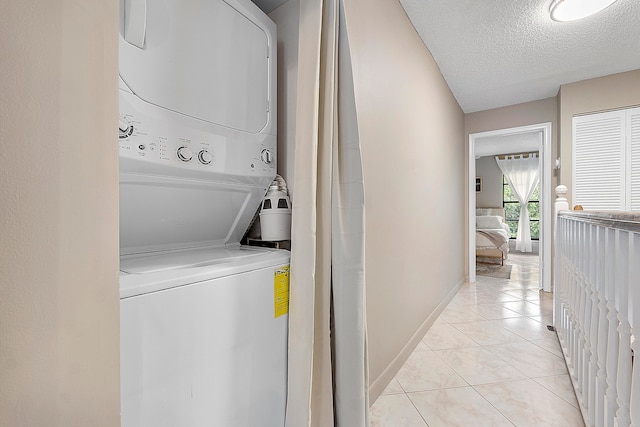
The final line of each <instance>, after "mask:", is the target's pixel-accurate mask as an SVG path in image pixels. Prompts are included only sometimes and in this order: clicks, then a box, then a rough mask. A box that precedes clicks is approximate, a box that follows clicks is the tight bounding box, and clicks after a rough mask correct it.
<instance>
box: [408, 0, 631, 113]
mask: <svg viewBox="0 0 640 427" xmlns="http://www.w3.org/2000/svg"><path fill="white" fill-rule="evenodd" d="M400 3H401V4H402V5H403V7H404V8H405V10H406V12H407V15H408V16H409V19H411V22H412V23H413V25H414V27H415V28H416V30H417V31H418V34H419V35H420V37H422V40H424V42H425V45H426V46H427V48H429V50H430V51H431V54H432V55H433V57H434V58H435V60H436V62H437V63H438V65H439V67H440V71H441V72H442V75H443V76H444V78H445V80H446V81H447V83H448V84H449V87H450V88H451V90H452V92H453V94H454V96H455V97H456V99H457V100H458V103H459V104H460V106H461V107H462V109H463V110H464V112H465V113H470V112H474V111H481V110H487V109H491V108H497V107H502V106H505V105H512V104H518V103H521V102H526V101H533V100H536V99H543V98H548V97H551V96H555V95H556V94H557V93H558V89H559V87H560V85H561V84H565V83H571V82H576V81H580V80H585V79H590V78H594V77H599V76H605V75H609V74H615V73H620V72H623V71H629V70H635V69H640V1H638V0H618V1H617V2H616V3H614V4H613V5H611V6H610V7H608V8H607V9H605V10H603V11H601V12H599V13H597V14H595V15H592V16H590V17H587V18H585V19H583V20H581V21H574V22H564V23H561V22H555V21H552V20H551V18H549V13H548V10H549V4H550V3H551V0H400Z"/></svg>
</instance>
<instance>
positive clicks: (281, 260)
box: [120, 246, 290, 298]
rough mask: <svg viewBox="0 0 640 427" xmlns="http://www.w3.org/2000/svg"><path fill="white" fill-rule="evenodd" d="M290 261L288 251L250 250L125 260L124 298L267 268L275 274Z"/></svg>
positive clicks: (215, 250)
mask: <svg viewBox="0 0 640 427" xmlns="http://www.w3.org/2000/svg"><path fill="white" fill-rule="evenodd" d="M289 259H290V253H289V252H288V251H284V250H280V249H269V248H256V247H248V246H236V247H227V248H201V249H192V250H183V251H170V252H163V253H156V254H147V255H129V256H124V257H121V258H120V298H130V297H135V296H138V295H145V294H150V293H153V292H158V291H164V290H169V289H177V288H181V287H183V286H188V285H192V284H196V283H201V282H206V281H210V280H215V279H221V278H224V277H230V276H235V275H238V274H243V273H246V272H249V271H254V270H259V269H263V268H274V272H275V271H276V270H279V269H281V267H283V266H287V265H289ZM264 285H265V286H267V285H269V283H264ZM272 286H273V285H272Z"/></svg>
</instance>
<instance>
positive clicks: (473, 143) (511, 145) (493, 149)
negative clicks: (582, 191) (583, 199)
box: [467, 122, 552, 292]
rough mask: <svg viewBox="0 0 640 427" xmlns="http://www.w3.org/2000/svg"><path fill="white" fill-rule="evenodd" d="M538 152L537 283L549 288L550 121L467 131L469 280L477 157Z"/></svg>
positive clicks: (472, 261) (472, 269)
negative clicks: (538, 225) (538, 278)
mask: <svg viewBox="0 0 640 427" xmlns="http://www.w3.org/2000/svg"><path fill="white" fill-rule="evenodd" d="M525 151H531V152H535V151H538V152H539V156H540V164H541V167H540V218H539V220H540V223H539V224H540V234H539V235H540V248H539V271H540V276H539V277H540V280H539V287H540V288H541V289H542V290H544V291H546V292H551V242H552V240H551V224H552V221H551V206H552V204H551V202H552V201H551V195H552V191H551V170H552V164H551V123H550V122H547V123H540V124H535V125H529V126H520V127H515V128H508V129H499V130H494V131H489V132H480V133H474V134H471V135H469V160H468V173H469V175H468V176H469V184H468V191H467V212H468V219H469V222H468V224H467V227H468V250H469V257H468V263H467V267H468V272H469V282H471V283H474V282H475V281H476V253H475V252H476V251H475V247H476V233H475V232H474V231H475V228H476V190H477V176H476V158H478V157H483V156H492V155H500V154H510V153H515V152H525Z"/></svg>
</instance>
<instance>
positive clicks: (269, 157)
mask: <svg viewBox="0 0 640 427" xmlns="http://www.w3.org/2000/svg"><path fill="white" fill-rule="evenodd" d="M260 157H262V161H263V162H265V163H266V164H270V163H271V162H273V154H271V151H269V150H262V154H261V155H260Z"/></svg>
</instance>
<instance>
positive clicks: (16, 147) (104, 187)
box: [0, 0, 120, 427]
mask: <svg viewBox="0 0 640 427" xmlns="http://www.w3.org/2000/svg"><path fill="white" fill-rule="evenodd" d="M117 8H118V2H116V1H101V0H87V1H82V2H78V1H72V0H51V1H38V2H35V1H30V0H28V1H8V2H7V1H5V2H2V4H1V5H0V39H2V43H0V57H1V58H2V76H1V77H0V94H2V95H1V96H0V123H1V126H0V145H1V148H2V154H0V183H1V185H0V200H1V202H0V420H1V421H0V424H2V425H3V426H53V427H56V426H59V427H71V426H78V427H86V426H105V427H113V426H117V425H119V422H120V401H119V361H118V360H119V314H118V308H119V299H118V151H117V149H118V143H117V141H118V137H117V131H116V123H117V108H118V107H117V81H116V79H117V28H118V26H117V19H118V18H117Z"/></svg>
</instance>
